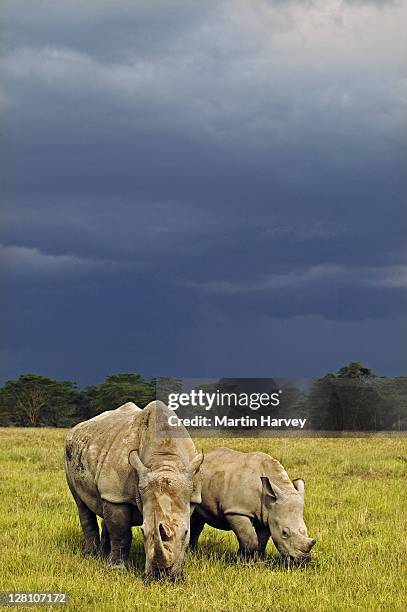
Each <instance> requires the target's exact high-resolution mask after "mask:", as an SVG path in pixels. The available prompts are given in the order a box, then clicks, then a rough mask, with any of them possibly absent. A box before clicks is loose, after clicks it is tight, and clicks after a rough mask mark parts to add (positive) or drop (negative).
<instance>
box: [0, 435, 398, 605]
mask: <svg viewBox="0 0 407 612" xmlns="http://www.w3.org/2000/svg"><path fill="white" fill-rule="evenodd" d="M65 435H66V432H65V431H64V430H54V429H39V430H33V429H0V474H1V497H0V504H1V511H0V534H1V572H0V575H1V577H0V590H31V591H54V592H55V591H62V590H63V591H67V592H68V593H69V597H70V604H69V606H68V608H69V609H72V610H75V611H78V612H79V611H82V610H86V611H88V610H98V611H104V610H107V611H108V610H119V611H126V610H129V611H130V610H132V611H134V610H182V611H184V610H185V611H191V612H193V611H195V610H199V611H200V610H202V611H203V610H205V611H206V610H213V611H215V612H217V611H230V612H232V611H241V610H242V611H245V610H247V611H250V610H258V611H260V610H261V611H268V610H273V611H283V610H284V611H290V612H291V611H293V612H294V611H297V610H301V611H302V610H307V611H308V610H309V611H312V612H314V611H322V610H323V611H329V612H331V611H335V610H340V611H342V610H361V611H366V610H380V611H389V612H396V611H399V610H400V611H403V612H404V611H405V610H407V596H406V588H407V587H406V567H407V541H406V534H407V486H406V485H407V478H406V477H407V440H406V439H405V438H404V439H403V438H393V439H384V438H368V439H287V438H285V439H261V440H250V439H244V440H243V439H229V440H214V439H212V440H206V439H200V440H196V444H197V446H198V447H199V448H201V447H202V448H204V450H208V449H209V448H213V447H214V446H219V445H222V444H223V445H226V446H230V447H233V448H236V449H238V450H254V449H256V450H262V451H265V452H268V453H270V454H271V455H273V456H274V457H276V458H278V459H279V460H280V461H281V462H282V463H283V465H284V466H285V468H286V469H287V471H288V473H289V475H290V476H291V477H292V478H295V477H302V478H304V479H305V481H306V517H305V519H306V523H307V526H308V530H309V533H310V535H312V536H313V537H316V538H317V540H318V542H317V544H316V546H315V548H314V551H315V554H314V560H313V562H312V563H311V564H310V565H309V566H308V567H306V568H300V569H290V568H286V567H283V566H282V565H281V564H279V562H278V557H277V554H276V551H275V549H274V548H273V546H272V544H269V549H268V553H269V558H268V559H267V561H266V562H258V563H242V562H239V561H238V560H237V559H236V557H235V554H234V553H235V550H236V542H235V539H234V536H233V535H232V534H229V533H225V532H220V531H216V530H214V529H212V528H210V527H206V528H205V531H204V533H203V536H202V538H201V550H200V552H199V553H198V554H195V555H192V554H189V555H188V558H187V561H186V566H185V580H183V581H181V582H179V583H176V584H166V583H155V584H148V585H145V584H144V583H143V582H142V580H141V573H142V568H143V563H144V559H143V556H144V555H143V546H142V540H141V534H140V531H139V530H138V529H137V528H135V529H134V530H133V532H134V543H133V548H132V553H131V555H132V561H133V565H134V568H133V570H132V571H130V572H127V573H126V572H125V571H119V572H117V571H114V570H109V569H107V568H106V567H105V565H104V563H103V561H101V560H94V559H83V558H82V557H81V546H82V535H81V531H80V527H79V521H78V517H77V512H76V508H75V506H74V503H73V500H72V499H71V497H70V493H69V491H68V488H67V486H66V483H65V477H64V472H63V462H62V453H63V445H64V438H65ZM24 609H27V608H24ZM30 609H32V608H30ZM41 609H44V607H42V608H41ZM48 609H49V608H48Z"/></svg>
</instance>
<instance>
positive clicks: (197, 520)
mask: <svg viewBox="0 0 407 612" xmlns="http://www.w3.org/2000/svg"><path fill="white" fill-rule="evenodd" d="M204 526H205V519H203V518H202V516H200V515H199V514H198V512H197V511H196V510H195V511H194V512H193V513H192V516H191V529H190V537H189V547H190V549H191V550H196V548H197V546H198V539H199V536H200V535H201V533H202V529H203V528H204Z"/></svg>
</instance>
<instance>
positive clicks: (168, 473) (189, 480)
mask: <svg viewBox="0 0 407 612" xmlns="http://www.w3.org/2000/svg"><path fill="white" fill-rule="evenodd" d="M202 461H203V455H202V454H200V455H197V456H196V457H195V458H194V459H193V460H192V461H191V463H190V464H189V465H188V466H187V467H186V468H185V469H177V468H175V467H174V466H173V465H171V464H169V463H168V464H165V463H163V465H162V466H161V467H160V468H159V469H155V470H151V469H149V468H147V467H146V466H145V465H144V464H143V463H142V461H141V459H140V457H139V456H138V453H137V451H132V452H131V453H130V454H129V462H130V465H132V466H133V467H134V469H135V470H136V471H137V475H138V483H139V484H138V488H139V492H140V498H141V504H142V509H143V525H142V530H143V537H144V549H145V553H146V566H145V575H146V576H147V577H151V578H163V577H165V578H169V579H172V580H175V579H176V578H179V577H180V576H181V574H182V565H183V560H184V556H185V551H186V549H187V546H188V543H189V531H190V515H191V512H192V510H193V508H194V506H195V504H199V503H200V502H201V484H200V479H199V477H198V475H197V472H198V471H199V468H200V465H201V463H202Z"/></svg>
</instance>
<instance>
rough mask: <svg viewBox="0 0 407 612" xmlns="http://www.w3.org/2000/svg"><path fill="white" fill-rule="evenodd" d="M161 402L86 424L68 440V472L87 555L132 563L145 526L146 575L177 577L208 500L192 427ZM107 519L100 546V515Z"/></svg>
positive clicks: (131, 407)
mask: <svg viewBox="0 0 407 612" xmlns="http://www.w3.org/2000/svg"><path fill="white" fill-rule="evenodd" d="M172 414H173V412H172V411H170V410H169V409H168V408H167V407H166V406H165V405H164V404H162V403H161V402H151V403H150V404H149V405H148V406H147V407H146V408H144V410H140V409H139V408H137V406H136V405H135V404H133V403H131V402H129V403H127V404H124V405H123V406H121V407H120V408H118V409H117V410H110V411H108V412H104V413H103V414H100V415H98V416H96V417H94V418H93V419H89V420H88V421H85V422H83V423H79V425H77V426H76V427H74V428H73V429H72V430H71V431H70V433H69V434H68V437H67V441H66V448H65V470H66V477H67V481H68V485H69V488H70V490H71V492H72V495H73V497H74V500H75V502H76V505H77V507H78V512H79V519H80V523H81V526H82V529H83V533H84V535H85V547H84V554H85V555H96V554H99V553H100V552H102V553H104V554H106V555H109V563H110V565H111V566H112V567H125V566H127V565H128V555H129V551H130V546H131V540H132V532H131V526H132V525H142V530H143V537H144V548H145V553H146V564H145V574H146V575H147V576H151V577H158V576H162V575H165V576H167V577H169V578H172V579H174V578H176V577H178V576H179V575H180V574H181V572H182V563H183V558H184V554H185V550H186V548H187V546H188V543H189V535H190V514H191V511H192V510H193V508H194V504H196V503H199V502H200V501H201V482H200V476H199V468H200V465H201V463H202V460H203V457H202V455H201V454H199V455H198V454H197V451H196V449H195V446H194V444H193V442H192V440H191V438H190V437H189V434H188V433H187V431H186V429H185V428H184V427H183V426H182V425H180V426H170V425H169V424H168V417H169V416H170V415H172ZM97 515H98V516H100V517H103V519H104V522H103V528H102V541H100V535H99V529H98V524H97V519H96V516H97Z"/></svg>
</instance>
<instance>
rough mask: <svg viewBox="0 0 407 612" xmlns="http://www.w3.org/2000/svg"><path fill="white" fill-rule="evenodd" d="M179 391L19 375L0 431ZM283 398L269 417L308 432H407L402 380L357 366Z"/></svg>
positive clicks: (1, 393)
mask: <svg viewBox="0 0 407 612" xmlns="http://www.w3.org/2000/svg"><path fill="white" fill-rule="evenodd" d="M228 380H230V379H220V380H219V381H218V383H215V386H216V387H218V388H221V389H222V388H224V390H231V389H230V388H229V386H228V385H230V384H229V383H228V382H227V381H228ZM270 380H272V379H270ZM157 381H159V384H157ZM181 388H182V381H181V380H180V379H177V378H171V377H166V378H160V379H154V378H152V379H149V380H146V379H144V378H143V377H142V376H141V375H140V374H136V373H134V372H123V373H117V374H111V375H110V376H107V378H106V379H105V380H104V381H103V382H102V383H100V384H98V385H91V386H88V387H86V388H85V389H79V388H78V386H77V384H76V383H74V382H72V381H69V380H62V381H61V380H54V379H52V378H48V377H47V376H40V375H38V374H23V375H21V376H20V377H19V378H18V379H16V380H8V381H6V382H5V383H4V385H3V386H2V387H1V388H0V426H3V427H7V426H14V427H16V426H17V427H71V426H73V425H75V424H76V423H79V422H80V421H83V420H86V419H89V418H91V417H92V416H95V415H97V414H100V413H101V412H104V411H105V410H112V409H114V408H117V407H118V406H120V405H122V404H124V403H126V402H128V401H132V402H134V403H135V404H137V405H138V406H139V407H140V408H143V407H144V406H146V405H147V404H148V403H149V402H150V401H152V400H153V399H156V397H157V389H159V398H160V399H164V400H165V395H166V393H170V392H179V391H180V390H181ZM283 396H284V401H283V402H282V404H281V406H280V408H279V409H277V411H276V410H274V411H273V414H274V416H277V414H276V412H279V411H280V412H281V416H284V417H287V416H291V417H295V418H298V417H300V418H303V417H305V418H307V423H308V429H309V428H311V429H315V430H329V431H405V430H407V376H398V377H388V376H378V375H376V374H374V373H373V372H372V371H371V370H370V369H369V368H366V367H364V366H363V365H362V364H361V363H359V362H351V363H349V364H348V365H346V366H344V367H343V368H341V369H340V370H339V371H338V372H337V373H335V374H334V373H328V374H326V375H325V376H323V377H322V378H319V379H316V380H315V381H314V382H313V383H312V385H311V386H310V388H309V390H308V391H307V392H304V391H303V390H301V389H298V388H296V387H295V386H290V385H288V386H285V387H284V394H283ZM236 409H237V410H238V408H236Z"/></svg>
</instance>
